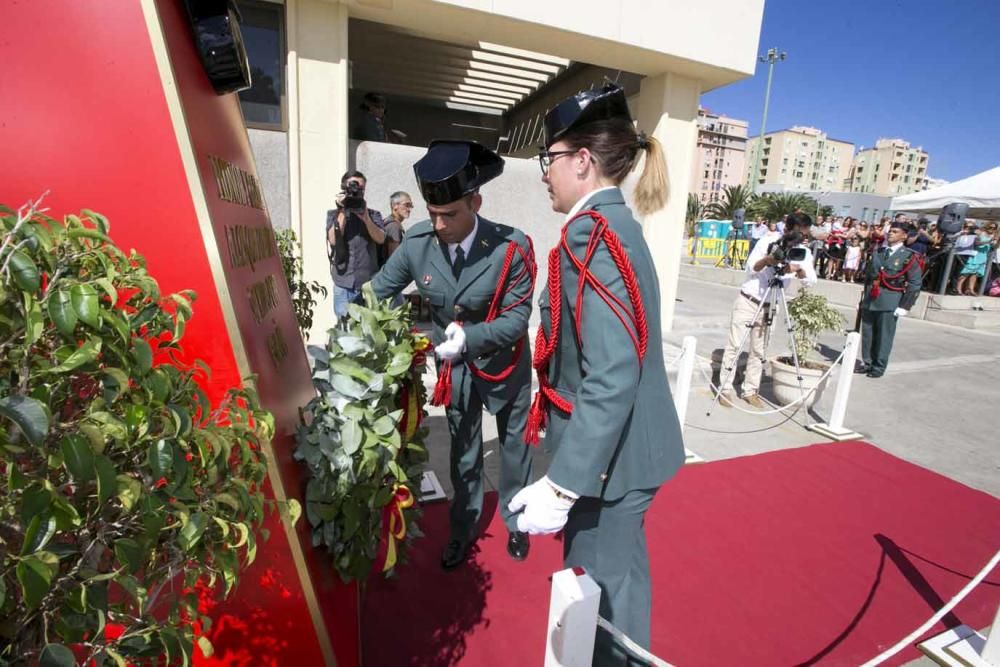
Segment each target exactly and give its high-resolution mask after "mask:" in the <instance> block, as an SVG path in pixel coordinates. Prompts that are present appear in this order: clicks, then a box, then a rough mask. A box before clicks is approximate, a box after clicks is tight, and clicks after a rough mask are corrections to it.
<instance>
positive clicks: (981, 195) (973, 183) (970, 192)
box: [890, 167, 1000, 220]
mask: <svg viewBox="0 0 1000 667" xmlns="http://www.w3.org/2000/svg"><path fill="white" fill-rule="evenodd" d="M955 203H961V204H968V205H969V212H968V213H967V214H966V215H967V216H968V217H970V218H975V219H978V220H1000V167H994V168H993V169H988V170H986V171H984V172H982V173H980V174H976V175H975V176H970V177H969V178H965V179H962V180H961V181H955V182H954V183H949V184H947V185H942V186H941V187H939V188H933V189H931V190H924V191H923V192H913V193H910V194H908V195H901V196H899V197H893V198H892V204H891V205H890V208H891V209H892V210H893V211H906V212H908V213H940V212H941V209H942V208H944V207H945V206H947V205H948V204H955Z"/></svg>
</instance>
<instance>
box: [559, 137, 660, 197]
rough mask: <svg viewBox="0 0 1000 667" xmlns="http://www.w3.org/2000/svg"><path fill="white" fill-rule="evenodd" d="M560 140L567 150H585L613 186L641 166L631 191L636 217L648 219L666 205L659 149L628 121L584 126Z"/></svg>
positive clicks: (649, 138) (658, 146) (650, 138)
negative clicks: (640, 171)
mask: <svg viewBox="0 0 1000 667" xmlns="http://www.w3.org/2000/svg"><path fill="white" fill-rule="evenodd" d="M561 140H562V141H564V142H565V143H566V144H567V145H568V146H569V147H570V148H572V149H575V150H579V149H581V148H587V149H589V150H590V153H591V155H593V156H594V158H595V159H596V161H597V165H598V167H599V168H600V170H601V172H602V173H603V174H604V175H605V176H607V177H608V178H610V179H611V180H612V181H613V182H614V183H615V185H621V182H622V181H624V180H625V177H626V176H628V175H629V173H631V172H632V171H633V170H634V169H635V168H636V167H637V166H638V165H639V163H640V162H642V158H643V153H645V158H646V161H645V165H644V166H643V169H642V174H641V175H640V176H639V182H638V184H637V185H636V188H635V207H636V210H637V211H638V213H639V214H640V215H649V214H650V213H652V212H653V211H656V210H658V209H661V208H663V206H664V205H665V204H666V203H667V190H668V188H669V183H668V179H667V164H666V161H665V160H664V156H663V145H662V144H661V143H660V142H659V141H657V139H656V138H655V137H647V136H646V134H645V133H643V132H638V133H637V132H636V131H635V126H634V125H632V121H630V120H628V119H626V118H611V119H607V120H599V121H593V122H590V123H587V124H586V125H584V126H582V127H579V128H576V129H573V130H570V131H569V132H568V133H566V134H565V135H564V136H563V137H561Z"/></svg>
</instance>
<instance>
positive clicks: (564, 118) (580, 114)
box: [544, 83, 632, 148]
mask: <svg viewBox="0 0 1000 667" xmlns="http://www.w3.org/2000/svg"><path fill="white" fill-rule="evenodd" d="M612 118H624V119H625V120H627V121H629V122H631V121H632V115H631V114H630V113H629V111H628V103H627V102H626V101H625V90H624V89H622V87H621V86H619V85H617V84H614V83H609V84H607V85H605V86H604V87H603V88H601V89H599V90H585V91H583V92H581V93H577V94H576V95H573V96H572V97H568V98H566V99H565V100H563V101H562V102H560V103H559V104H557V105H556V106H555V107H553V108H552V109H549V112H548V113H547V114H545V122H544V124H545V147H546V148H548V147H549V146H551V145H552V144H553V143H555V142H556V141H558V140H559V138H560V137H561V136H563V135H564V134H566V132H568V131H569V130H572V129H575V128H578V127H581V126H583V125H586V124H587V123H592V122H594V121H597V120H611V119H612Z"/></svg>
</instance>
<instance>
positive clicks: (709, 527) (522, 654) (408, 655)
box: [362, 442, 1000, 667]
mask: <svg viewBox="0 0 1000 667" xmlns="http://www.w3.org/2000/svg"><path fill="white" fill-rule="evenodd" d="M487 502H488V508H487V509H488V517H487V518H488V519H489V520H490V523H489V529H488V530H487V531H486V536H485V537H484V538H483V539H482V540H480V542H479V545H480V548H481V551H480V552H479V553H478V555H477V556H476V558H475V560H474V562H471V563H470V564H469V565H467V566H464V567H462V568H460V569H458V570H456V571H454V572H450V573H449V572H444V571H443V570H441V568H440V566H439V565H438V558H439V557H440V553H441V550H442V549H443V547H444V544H445V542H446V540H447V533H448V516H447V511H446V506H445V505H444V504H437V505H431V506H429V507H428V508H427V512H426V515H425V517H424V520H423V524H422V528H423V530H424V532H425V533H426V534H427V537H426V538H424V539H423V540H421V541H420V542H418V543H417V544H418V548H417V551H418V553H415V554H413V561H412V562H411V563H410V564H409V565H408V566H404V567H403V568H401V574H400V576H399V577H398V578H397V579H395V580H393V581H385V580H376V579H373V580H372V581H371V583H370V584H369V587H368V591H367V595H366V597H365V600H364V602H363V611H362V614H363V618H362V645H363V655H364V663H365V665H367V667H390V666H396V665H421V666H423V665H426V666H435V667H436V666H444V665H463V666H465V665H469V666H472V667H478V666H480V665H483V666H494V665H495V666H497V667H506V666H509V665H530V666H534V665H541V664H542V660H543V656H544V642H545V624H546V620H547V618H546V617H547V614H548V604H549V581H548V577H549V576H550V575H551V573H552V572H553V571H555V570H558V569H560V568H561V545H560V544H559V543H557V542H556V541H555V540H553V539H539V538H532V545H531V555H530V557H529V558H528V560H527V561H526V562H524V563H515V562H513V561H512V560H510V558H508V557H507V555H506V550H505V546H506V529H505V528H504V526H503V523H502V521H501V520H500V517H499V515H494V514H495V505H496V496H495V495H491V496H489V497H488V501H487ZM646 531H647V539H648V542H649V546H650V559H651V565H652V577H653V619H652V622H653V646H652V648H653V652H654V653H656V654H657V655H659V656H661V657H662V658H663V659H665V660H667V661H669V662H671V663H673V664H675V665H680V666H687V665H741V666H748V665H766V666H768V667H771V666H775V665H813V664H821V665H858V664H861V663H862V662H864V661H865V660H867V659H869V658H872V657H874V656H875V655H877V654H878V653H880V652H881V651H882V650H884V649H886V648H888V647H889V646H891V645H893V644H895V643H896V642H897V641H899V640H900V639H901V638H902V637H904V636H905V635H907V634H908V633H910V632H911V631H912V630H914V629H915V628H916V627H917V626H918V625H920V624H921V623H923V622H924V621H925V620H926V619H927V618H928V617H930V615H931V614H932V613H933V612H934V611H935V610H936V609H938V608H940V607H941V606H943V604H944V603H945V602H947V601H948V600H950V599H951V597H952V596H953V595H954V594H955V593H957V592H958V591H959V590H960V589H961V588H962V587H963V586H964V585H965V584H966V583H967V582H968V580H969V579H970V578H972V577H974V576H975V575H976V573H977V572H978V571H979V570H980V568H982V567H983V565H985V564H986V562H987V561H988V560H989V559H990V558H991V557H992V556H993V554H994V553H995V552H996V549H997V548H1000V500H997V499H996V498H993V497H992V496H989V495H987V494H984V493H981V492H979V491H975V490H972V489H970V488H968V487H965V486H962V485H961V484H958V483H956V482H953V481H951V480H949V479H947V478H945V477H942V476H941V475H938V474H936V473H933V472H930V471H928V470H925V469H923V468H919V467H917V466H915V465H912V464H909V463H906V462H905V461H902V460H900V459H897V458H895V457H893V456H890V455H889V454H886V453H884V452H882V451H881V450H879V449H877V448H875V447H873V446H871V445H868V444H866V443H860V442H852V443H836V444H824V445H813V446H811V447H806V448H803V449H794V450H786V451H780V452H772V453H769V454H761V455H758V456H752V457H745V458H739V459H731V460H727V461H718V462H714V463H707V464H702V465H695V466H688V467H686V468H685V469H684V470H682V471H681V473H680V474H679V475H678V476H677V477H676V478H675V479H674V480H672V481H670V482H669V483H667V485H666V486H664V487H663V489H662V490H661V491H660V493H659V494H658V495H657V498H656V501H655V502H654V503H653V506H652V509H651V510H650V512H649V513H648V514H647V518H646ZM998 604H1000V572H994V573H992V574H991V575H990V576H989V577H988V578H987V579H986V581H984V582H983V584H982V585H980V586H979V587H978V588H977V589H976V590H975V591H973V592H972V594H971V595H970V596H969V597H967V598H966V599H965V601H964V602H963V603H962V604H960V605H959V606H958V607H957V608H956V609H955V610H954V613H953V614H951V615H950V616H947V617H945V619H944V621H943V622H942V623H941V624H939V626H938V627H937V628H935V629H934V630H933V631H932V632H931V633H929V634H931V635H933V634H937V633H938V632H940V631H942V630H944V629H945V628H946V627H951V626H953V625H957V624H959V623H965V624H967V625H970V626H972V627H973V628H976V629H980V628H983V627H985V626H987V625H989V624H990V623H991V622H992V620H993V614H994V613H995V612H996V609H997V605H998ZM918 656H919V653H918V651H917V650H916V649H915V648H912V647H911V648H909V649H907V650H906V651H904V652H903V653H901V654H900V655H899V656H897V658H896V659H895V660H894V661H891V662H889V663H887V664H902V663H904V662H907V661H909V660H912V659H914V658H916V657H918Z"/></svg>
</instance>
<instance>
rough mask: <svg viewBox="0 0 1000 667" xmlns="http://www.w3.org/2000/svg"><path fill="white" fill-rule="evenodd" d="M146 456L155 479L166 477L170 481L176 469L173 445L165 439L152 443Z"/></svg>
mask: <svg viewBox="0 0 1000 667" xmlns="http://www.w3.org/2000/svg"><path fill="white" fill-rule="evenodd" d="M146 456H147V458H148V460H149V467H150V469H152V471H153V477H154V478H156V479H159V478H160V477H165V478H167V480H168V481H169V479H170V474H171V472H172V471H173V467H174V447H173V445H172V444H171V443H169V442H168V441H166V440H163V439H160V440H157V441H156V442H153V443H150V445H149V449H148V451H147V452H146Z"/></svg>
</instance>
